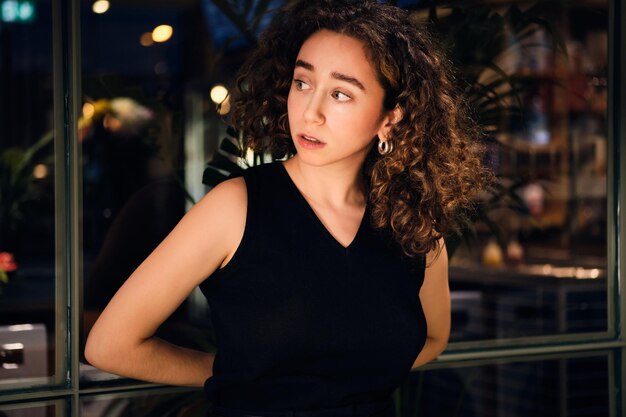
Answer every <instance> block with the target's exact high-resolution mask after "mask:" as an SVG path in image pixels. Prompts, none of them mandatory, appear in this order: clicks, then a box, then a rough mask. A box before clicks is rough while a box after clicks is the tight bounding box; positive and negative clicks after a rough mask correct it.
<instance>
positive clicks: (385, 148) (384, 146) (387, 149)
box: [378, 140, 393, 155]
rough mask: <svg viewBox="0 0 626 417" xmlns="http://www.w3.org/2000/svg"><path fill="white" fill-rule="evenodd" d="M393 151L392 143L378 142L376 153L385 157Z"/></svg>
mask: <svg viewBox="0 0 626 417" xmlns="http://www.w3.org/2000/svg"><path fill="white" fill-rule="evenodd" d="M391 151H393V142H390V141H388V140H380V141H379V142H378V153H379V154H381V155H387V154H389V153H391Z"/></svg>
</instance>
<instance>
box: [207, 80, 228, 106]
mask: <svg viewBox="0 0 626 417" xmlns="http://www.w3.org/2000/svg"><path fill="white" fill-rule="evenodd" d="M227 96H228V90H227V89H226V87H224V86H223V85H221V84H218V85H216V86H214V87H213V88H211V100H213V103H215V104H220V103H221V102H223V101H224V100H225V99H226V97H227Z"/></svg>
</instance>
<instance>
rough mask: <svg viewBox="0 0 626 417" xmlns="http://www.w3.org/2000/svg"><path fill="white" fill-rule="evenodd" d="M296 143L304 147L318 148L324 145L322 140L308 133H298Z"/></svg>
mask: <svg viewBox="0 0 626 417" xmlns="http://www.w3.org/2000/svg"><path fill="white" fill-rule="evenodd" d="M298 143H299V144H300V146H301V147H303V148H304V149H320V148H323V147H324V146H326V144H325V143H324V142H322V141H320V140H319V139H317V138H316V137H314V136H309V135H298Z"/></svg>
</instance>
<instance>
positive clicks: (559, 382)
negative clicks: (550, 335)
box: [397, 355, 613, 417]
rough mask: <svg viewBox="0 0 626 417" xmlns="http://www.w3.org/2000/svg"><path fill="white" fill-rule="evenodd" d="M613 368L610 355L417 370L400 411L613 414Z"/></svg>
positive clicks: (423, 416)
mask: <svg viewBox="0 0 626 417" xmlns="http://www.w3.org/2000/svg"><path fill="white" fill-rule="evenodd" d="M609 372H610V371H609V357H608V356H606V355H603V356H585V357H569V358H559V359H543V360H531V361H521V360H520V361H517V360H509V361H499V362H494V363H491V364H487V365H476V366H472V365H469V366H463V367H455V366H449V367H443V368H441V369H436V370H431V371H422V372H419V373H417V372H416V373H414V374H412V375H411V378H410V381H409V382H407V383H406V384H405V385H404V386H402V387H401V388H400V389H399V390H398V392H397V400H398V404H399V405H400V410H399V411H400V413H399V415H401V416H419V417H430V416H433V417H434V416H437V417H438V416H451V417H452V416H463V417H527V416H533V417H544V416H545V417H554V416H579V417H608V416H609V415H610V413H609V397H610V396H611V395H613V393H612V392H611V391H610V388H609V387H610V383H609V381H610V380H609V378H610V377H609Z"/></svg>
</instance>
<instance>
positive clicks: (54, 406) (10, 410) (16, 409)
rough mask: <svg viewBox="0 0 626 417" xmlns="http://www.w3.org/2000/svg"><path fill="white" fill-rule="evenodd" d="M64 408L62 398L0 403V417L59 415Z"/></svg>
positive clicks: (58, 416) (49, 416) (63, 412)
mask: <svg viewBox="0 0 626 417" xmlns="http://www.w3.org/2000/svg"><path fill="white" fill-rule="evenodd" d="M65 408H66V407H65V401H63V400H56V401H43V402H37V403H26V404H13V405H0V417H61V416H64V415H65Z"/></svg>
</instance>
